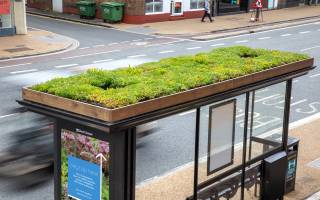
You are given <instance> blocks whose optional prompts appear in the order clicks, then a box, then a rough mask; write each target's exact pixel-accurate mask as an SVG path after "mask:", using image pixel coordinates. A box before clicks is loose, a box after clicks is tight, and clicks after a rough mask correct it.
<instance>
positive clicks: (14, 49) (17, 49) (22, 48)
mask: <svg viewBox="0 0 320 200" xmlns="http://www.w3.org/2000/svg"><path fill="white" fill-rule="evenodd" d="M30 50H33V49H30V48H28V47H19V48H13V49H5V50H4V51H7V52H9V53H15V52H21V51H30Z"/></svg>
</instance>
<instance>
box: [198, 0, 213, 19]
mask: <svg viewBox="0 0 320 200" xmlns="http://www.w3.org/2000/svg"><path fill="white" fill-rule="evenodd" d="M206 17H209V19H210V22H212V21H213V20H212V18H211V15H210V2H209V0H205V1H204V14H203V17H202V19H201V22H204V19H205V18H206Z"/></svg>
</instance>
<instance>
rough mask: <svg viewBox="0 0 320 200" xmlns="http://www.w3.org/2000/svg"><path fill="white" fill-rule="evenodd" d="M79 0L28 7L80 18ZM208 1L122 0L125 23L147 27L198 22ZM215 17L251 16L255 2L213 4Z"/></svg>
mask: <svg viewBox="0 0 320 200" xmlns="http://www.w3.org/2000/svg"><path fill="white" fill-rule="evenodd" d="M77 1H78V0H28V6H29V7H33V8H38V9H44V10H52V11H55V12H64V13H72V14H77V13H78V10H77V7H76V2H77ZM95 1H96V4H97V15H96V17H98V18H100V16H101V13H100V6H99V4H100V3H101V2H103V1H104V0H95ZM204 1H205V0H118V2H123V3H125V11H124V19H123V21H124V22H125V23H130V24H143V23H149V22H159V21H169V20H179V19H188V18H198V17H201V16H202V15H203V12H204V11H203V10H204ZM210 1H211V4H210V5H211V14H212V15H213V16H216V15H225V14H231V13H241V12H248V11H249V10H250V8H251V5H252V4H253V3H254V0H210ZM300 1H304V0H262V3H263V7H264V8H266V9H276V8H285V7H292V6H298V5H299V3H301V2H300Z"/></svg>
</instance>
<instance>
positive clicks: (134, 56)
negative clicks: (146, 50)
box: [128, 54, 147, 58]
mask: <svg viewBox="0 0 320 200" xmlns="http://www.w3.org/2000/svg"><path fill="white" fill-rule="evenodd" d="M144 56H147V55H146V54H139V55H133V56H128V58H139V57H144Z"/></svg>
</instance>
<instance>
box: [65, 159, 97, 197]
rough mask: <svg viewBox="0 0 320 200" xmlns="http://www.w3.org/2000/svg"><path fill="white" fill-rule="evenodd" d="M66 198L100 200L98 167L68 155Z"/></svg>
mask: <svg viewBox="0 0 320 200" xmlns="http://www.w3.org/2000/svg"><path fill="white" fill-rule="evenodd" d="M68 196H69V197H72V198H73V199H79V200H100V166H99V165H97V164H94V163H91V162H88V161H85V160H82V159H79V158H76V157H73V156H71V155H68Z"/></svg>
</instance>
